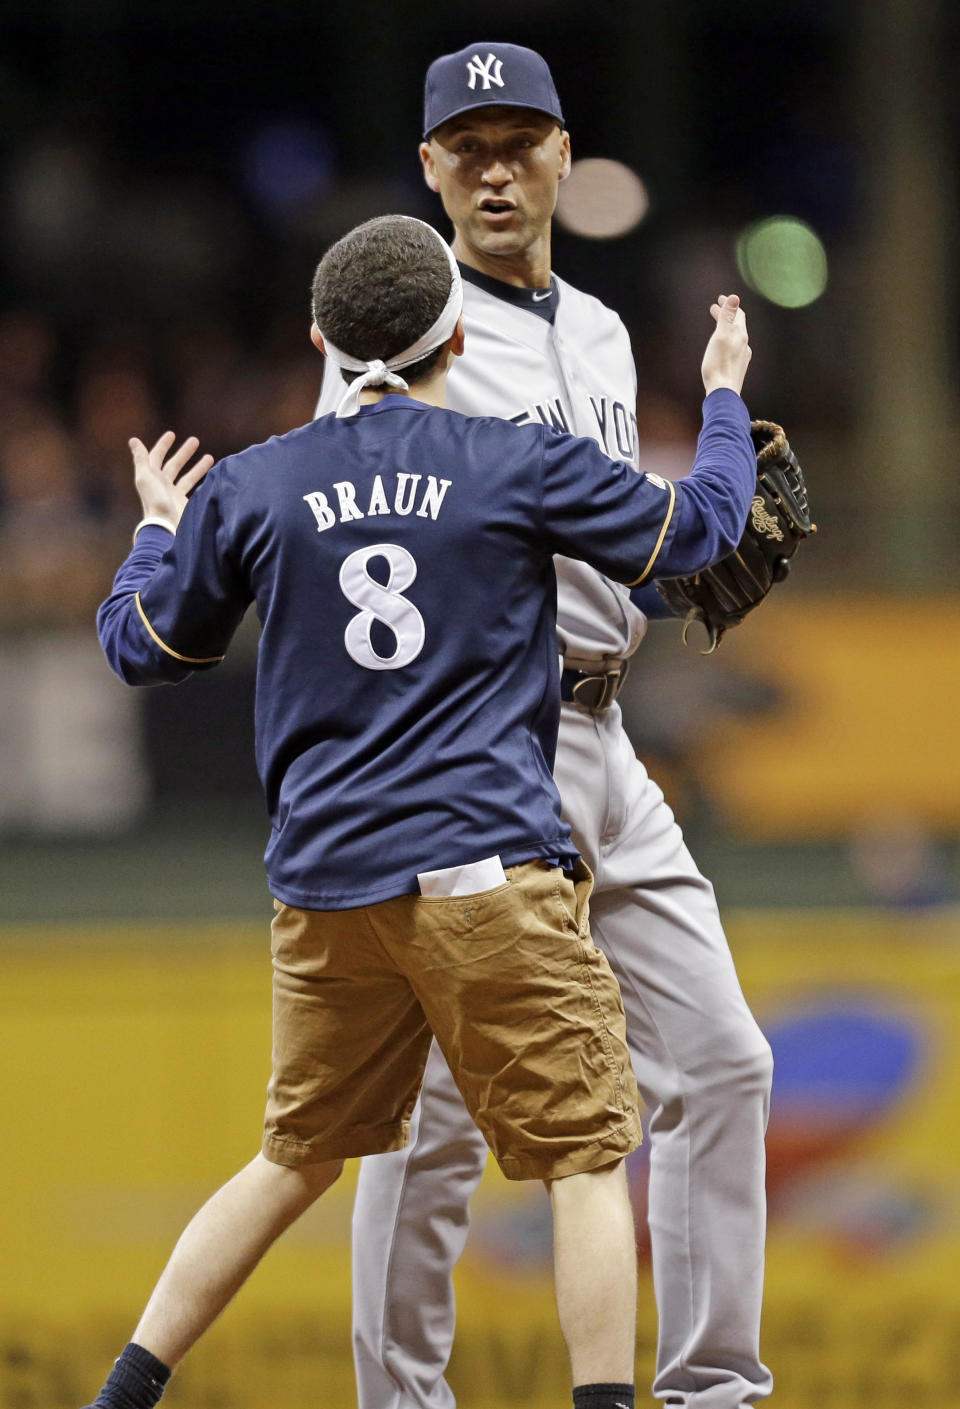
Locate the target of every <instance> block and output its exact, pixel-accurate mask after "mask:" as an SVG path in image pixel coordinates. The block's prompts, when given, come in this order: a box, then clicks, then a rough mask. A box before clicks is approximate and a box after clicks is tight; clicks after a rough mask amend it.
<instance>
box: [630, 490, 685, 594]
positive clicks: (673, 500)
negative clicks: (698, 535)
mask: <svg viewBox="0 0 960 1409" xmlns="http://www.w3.org/2000/svg"><path fill="white" fill-rule="evenodd" d="M663 483H664V488H665V489H668V490H669V491H670V503H669V505H668V506H667V517H666V518H665V519H664V521H663V527H662V528H661V529H660V537H659V538H658V539H657V542H656V546H655V547H654V550H653V552H652V553H651V554H650V561H649V562H648V563H647V566H646V567H645V568H644V570H643V572H642V573H641V574H640V576H639V577H637V578H634V580H633V582H626V583H624V586H625V587H639V586H640V584H641V582H642V581H643V579H644V578H645V577H649V576H650V572H651V569H652V568H653V565H654V563H655V562H656V561H657V558H658V557H659V556H660V549H661V548H662V547H663V540H664V539H665V538H666V536H667V529H668V528H669V527H670V520H671V519H672V518H673V511H674V509H675V508H676V504H677V491H676V487H675V485H674V483H673V480H670V479H668V480H665V481H664V482H663Z"/></svg>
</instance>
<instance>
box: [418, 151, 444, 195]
mask: <svg viewBox="0 0 960 1409" xmlns="http://www.w3.org/2000/svg"><path fill="white" fill-rule="evenodd" d="M419 150H420V161H421V164H422V166H423V179H424V181H426V183H427V185H428V186H429V187H430V190H431V191H433V192H435V193H437V194H439V191H440V182H439V181H438V180H437V168H436V164H435V162H434V160H433V152H432V150H431V147H430V143H429V142H421V143H420V148H419Z"/></svg>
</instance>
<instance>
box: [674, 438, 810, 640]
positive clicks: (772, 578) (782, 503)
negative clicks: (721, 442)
mask: <svg viewBox="0 0 960 1409" xmlns="http://www.w3.org/2000/svg"><path fill="white" fill-rule="evenodd" d="M750 434H751V436H752V437H753V444H754V447H755V448H756V452H757V493H756V495H755V496H754V499H753V503H752V504H751V506H750V514H749V517H748V519H747V524H746V528H745V529H744V532H743V537H742V538H741V540H740V542H739V543H738V544H737V546H736V548H735V549H734V551H733V552H732V553H731V554H730V555H729V557H726V558H723V559H722V560H721V561H720V562H719V563H714V565H713V567H712V568H707V569H706V570H705V571H704V572H698V573H697V574H696V575H695V576H693V577H671V578H666V579H662V580H661V581H659V582H658V583H657V591H658V592H659V593H660V595H661V597H663V599H664V601H665V602H666V603H667V605H668V606H669V608H670V610H671V611H672V612H673V613H674V614H675V615H676V616H681V617H683V618H684V626H683V639H684V641H686V639H687V631H688V630H689V628H690V623H691V622H692V621H699V622H701V623H702V625H703V626H704V627H705V629H706V632H707V635H708V637H709V639H710V644H709V646H708V647H707V650H706V651H704V652H703V654H704V655H710V654H711V653H712V652H713V651H715V650H716V649H717V647H718V646H719V644H720V641H721V639H722V637H723V633H724V632H725V631H729V630H730V628H731V627H732V626H739V625H740V623H741V621H743V618H744V617H745V616H746V615H747V613H748V612H752V611H753V609H754V607H757V606H759V605H760V603H761V602H762V601H763V599H764V597H766V596H767V594H768V592H769V591H770V589H771V588H772V587H773V584H774V583H775V582H782V581H783V579H784V578H785V577H786V576H787V574H788V572H789V571H790V559H791V558H792V557H793V555H794V553H795V552H796V551H797V549H798V547H799V546H800V543H801V542H802V540H803V539H804V538H808V537H809V535H810V534H811V533H816V531H817V526H816V524H815V523H812V522H811V519H810V509H809V507H808V505H807V486H806V483H805V481H804V478H803V471H802V470H801V468H800V466H799V464H798V463H797V457H796V455H794V453H793V451H792V450H791V449H790V446H789V444H788V443H787V437H786V436H785V435H784V433H783V429H782V427H780V426H777V425H774V423H773V422H772V421H752V422H751V423H750Z"/></svg>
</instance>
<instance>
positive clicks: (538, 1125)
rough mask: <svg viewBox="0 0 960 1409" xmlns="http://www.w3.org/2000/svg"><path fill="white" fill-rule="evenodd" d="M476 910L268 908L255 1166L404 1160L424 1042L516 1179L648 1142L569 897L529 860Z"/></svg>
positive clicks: (605, 974)
mask: <svg viewBox="0 0 960 1409" xmlns="http://www.w3.org/2000/svg"><path fill="white" fill-rule="evenodd" d="M506 874H507V881H506V884H504V885H500V886H497V887H496V888H495V889H493V890H489V891H484V892H482V893H480V894H478V895H466V896H457V897H455V898H444V899H432V898H430V899H427V898H425V897H423V896H420V895H403V896H398V897H397V898H396V899H394V900H385V901H382V902H380V903H379V904H376V905H369V906H365V907H363V908H360V909H355V910H327V911H317V910H298V909H294V908H293V907H291V906H288V905H281V904H280V902H279V901H276V902H275V905H276V908H277V914H276V917H275V919H274V921H273V965H274V980H273V991H274V1017H273V1023H274V1026H273V1076H272V1078H271V1081H270V1087H269V1090H268V1099H267V1113H266V1120H265V1133H264V1141H263V1153H264V1155H265V1156H266V1157H267V1159H269V1160H272V1161H273V1162H274V1163H276V1164H284V1165H300V1164H309V1163H315V1162H317V1161H320V1160H332V1159H344V1158H350V1157H354V1156H358V1155H369V1154H379V1153H382V1152H383V1151H386V1150H396V1149H400V1148H401V1147H402V1146H403V1145H405V1144H406V1143H407V1134H408V1129H409V1122H410V1116H411V1113H412V1111H413V1107H414V1105H415V1103H416V1099H417V1095H418V1092H419V1090H420V1083H421V1081H422V1079H423V1071H424V1066H425V1065H426V1060H427V1053H428V1051H429V1048H430V1040H431V1035H432V1033H435V1034H436V1037H437V1041H438V1042H439V1044H440V1047H441V1049H442V1051H443V1054H444V1056H445V1057H446V1059H447V1062H448V1064H449V1066H450V1069H451V1071H452V1072H453V1076H454V1079H455V1080H456V1083H457V1085H458V1086H459V1088H460V1091H461V1093H462V1094H463V1097H464V1100H465V1101H466V1104H467V1107H468V1109H469V1111H470V1114H471V1115H472V1117H473V1119H474V1120H475V1121H476V1123H477V1125H478V1126H479V1128H480V1130H481V1131H482V1133H483V1135H484V1137H485V1139H486V1141H487V1143H488V1145H489V1146H490V1149H491V1150H492V1151H493V1154H494V1156H495V1157H496V1160H497V1163H498V1164H499V1165H500V1168H501V1169H502V1170H503V1173H504V1174H505V1175H506V1177H507V1178H508V1179H555V1178H560V1177H562V1176H564V1175H568V1174H576V1173H579V1172H581V1171H583V1170H589V1169H599V1168H601V1167H602V1166H603V1165H606V1164H610V1163H612V1162H613V1161H615V1160H617V1159H620V1158H621V1157H622V1156H623V1155H626V1154H628V1153H629V1152H630V1151H631V1150H633V1149H635V1148H636V1147H637V1145H638V1144H639V1143H640V1119H639V1115H638V1112H637V1087H636V1081H635V1079H634V1075H633V1070H632V1068H631V1066H630V1058H629V1055H628V1052H627V1043H626V1033H625V1025H624V1016H623V1005H622V1003H621V999H620V990H619V988H618V986H617V981H616V979H615V978H614V976H613V973H612V972H611V970H610V966H609V964H608V963H607V960H606V958H605V957H604V955H603V954H602V953H601V952H600V950H599V949H597V948H596V947H595V945H594V943H593V941H592V939H591V938H590V932H589V928H588V925H587V899H588V896H589V894H590V889H591V886H592V877H591V876H590V872H589V871H588V870H587V868H586V867H585V866H582V867H581V868H580V869H579V870H578V872H577V876H576V884H574V882H573V881H571V880H569V879H568V878H567V877H566V876H565V875H564V874H563V872H562V871H560V870H558V869H557V868H555V867H553V866H549V865H548V864H547V863H545V862H542V861H531V862H527V863H526V864H524V865H521V866H514V867H512V868H511V869H510V870H508V871H507V873H506Z"/></svg>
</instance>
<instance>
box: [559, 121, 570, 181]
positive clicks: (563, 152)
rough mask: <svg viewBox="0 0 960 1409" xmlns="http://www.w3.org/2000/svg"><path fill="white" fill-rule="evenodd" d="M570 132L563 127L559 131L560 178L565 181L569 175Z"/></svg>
mask: <svg viewBox="0 0 960 1409" xmlns="http://www.w3.org/2000/svg"><path fill="white" fill-rule="evenodd" d="M570 161H571V158H570V133H569V132H568V131H567V129H566V128H565V127H564V128H563V129H562V130H561V132H560V178H559V179H560V180H561V181H566V179H567V177H568V176H569V175H570Z"/></svg>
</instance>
